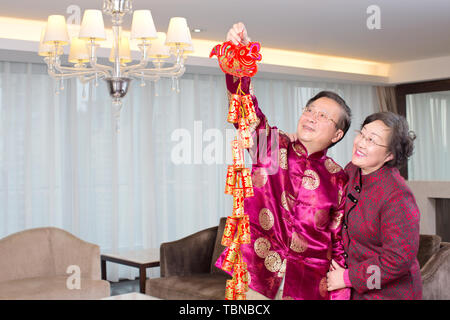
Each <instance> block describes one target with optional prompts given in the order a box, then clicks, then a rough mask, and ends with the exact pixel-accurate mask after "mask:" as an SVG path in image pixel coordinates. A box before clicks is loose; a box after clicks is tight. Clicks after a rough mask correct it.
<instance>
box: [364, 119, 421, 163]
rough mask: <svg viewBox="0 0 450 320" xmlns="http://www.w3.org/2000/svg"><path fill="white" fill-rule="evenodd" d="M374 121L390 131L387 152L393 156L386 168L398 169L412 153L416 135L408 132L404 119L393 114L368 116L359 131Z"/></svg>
mask: <svg viewBox="0 0 450 320" xmlns="http://www.w3.org/2000/svg"><path fill="white" fill-rule="evenodd" d="M376 120H380V121H382V122H383V123H384V124H385V125H386V126H387V127H388V128H389V129H391V135H390V139H389V143H388V150H389V152H391V153H392V154H393V155H394V159H392V160H390V161H388V162H386V164H385V165H386V166H388V167H391V168H392V167H396V168H398V169H400V168H401V167H403V166H404V165H405V164H406V163H407V162H408V159H409V157H411V155H412V154H413V151H414V140H415V139H416V134H415V133H414V132H413V131H410V130H409V125H408V121H406V119H405V117H403V116H401V115H398V114H396V113H393V112H378V113H374V114H371V115H370V116H368V117H367V118H366V119H365V120H364V122H363V124H362V125H361V129H362V128H363V127H364V126H365V125H366V124H369V123H371V122H374V121H376Z"/></svg>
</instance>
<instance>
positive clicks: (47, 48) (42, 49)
mask: <svg viewBox="0 0 450 320" xmlns="http://www.w3.org/2000/svg"><path fill="white" fill-rule="evenodd" d="M46 28H47V26H45V27H43V28H42V31H41V40H40V41H39V49H38V55H40V56H42V57H48V56H51V55H52V54H53V53H54V52H53V51H54V46H52V45H49V44H44V37H45V29H46ZM61 54H63V48H62V47H58V55H61Z"/></svg>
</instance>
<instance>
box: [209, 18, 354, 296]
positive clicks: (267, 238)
mask: <svg viewBox="0 0 450 320" xmlns="http://www.w3.org/2000/svg"><path fill="white" fill-rule="evenodd" d="M227 41H232V42H233V43H234V44H238V43H243V44H247V43H248V41H249V38H248V37H247V31H246V29H245V26H244V25H243V24H242V23H238V24H235V25H234V26H233V27H232V28H231V29H230V30H229V32H228V35H227ZM226 83H227V89H228V91H229V93H230V94H234V93H236V90H237V87H238V85H239V83H240V89H241V90H243V92H244V93H245V94H249V93H250V94H252V92H250V91H251V89H250V78H247V77H244V78H242V79H239V78H236V77H233V76H232V75H229V74H227V75H226ZM252 99H253V103H254V106H255V110H256V114H257V116H258V119H259V121H258V122H256V124H255V125H254V126H253V127H252V130H253V132H252V136H253V140H254V142H255V143H254V147H253V150H250V153H251V155H252V158H253V166H252V182H253V187H254V196H253V197H250V198H246V199H245V203H244V208H245V212H246V213H247V214H248V215H249V218H250V225H251V244H248V245H242V246H241V251H242V255H243V259H244V261H245V262H246V263H247V266H248V272H249V275H250V279H251V280H250V284H249V287H250V290H249V292H248V293H247V299H267V298H270V299H274V298H276V299H280V298H283V299H299V300H303V299H314V300H327V299H349V297H350V292H349V290H348V289H341V290H336V291H333V292H328V291H327V279H326V275H327V272H328V270H329V268H330V263H331V261H332V260H335V261H336V262H337V263H339V264H340V265H341V266H344V263H345V258H344V256H343V255H344V250H343V246H342V241H341V228H342V217H343V214H344V204H345V201H344V197H343V195H344V194H345V187H346V184H347V181H348V177H347V175H346V173H345V172H344V171H343V170H342V168H341V167H340V166H339V165H337V164H336V163H335V162H334V161H333V160H332V159H331V158H329V157H327V156H326V153H327V149H328V148H329V147H330V146H332V145H334V144H336V143H338V142H339V141H340V140H341V139H342V138H343V137H344V135H345V133H346V132H347V130H348V128H349V127H350V121H351V120H350V118H351V111H350V108H349V107H348V106H347V104H346V103H345V101H344V100H343V99H342V98H341V97H339V96H338V95H337V94H335V93H333V92H329V91H322V92H320V93H318V94H317V95H316V96H314V97H313V98H311V99H310V100H309V101H308V103H307V105H306V107H305V108H304V110H303V113H302V115H301V117H300V119H299V120H298V125H297V133H296V139H295V141H293V142H291V139H290V138H289V137H288V135H286V134H285V133H283V132H281V131H280V130H278V129H277V128H276V127H270V126H269V124H268V122H267V119H266V117H265V115H264V114H263V113H262V111H261V109H260V108H259V107H258V101H257V99H256V97H255V96H254V95H253V94H252ZM261 139H265V140H266V141H272V143H266V144H265V143H261ZM293 140H294V139H293ZM273 141H275V143H273ZM262 145H264V146H265V147H264V148H262V149H264V150H261V146H262ZM225 254H226V252H224V253H223V254H222V255H221V256H220V258H219V259H218V260H217V262H216V266H217V267H219V268H221V266H222V262H223V260H224V257H225Z"/></svg>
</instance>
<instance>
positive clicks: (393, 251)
mask: <svg viewBox="0 0 450 320" xmlns="http://www.w3.org/2000/svg"><path fill="white" fill-rule="evenodd" d="M419 222H420V213H419V210H418V208H417V204H416V202H415V199H414V196H413V194H412V193H411V191H409V190H405V189H403V190H402V189H397V190H395V191H394V192H392V193H391V195H390V196H389V198H388V199H387V200H385V203H384V205H383V206H382V207H381V210H380V233H381V242H382V245H381V246H382V248H381V252H380V254H378V255H374V256H373V257H371V258H370V259H367V260H365V261H362V262H360V263H359V264H355V265H352V266H350V268H349V273H348V275H349V278H350V281H351V283H352V287H353V288H354V289H355V290H356V291H357V292H358V293H360V294H362V293H364V292H367V291H368V290H372V289H382V288H383V285H385V284H387V283H389V282H392V281H394V280H396V279H398V278H400V277H402V276H403V275H405V274H406V273H407V272H408V271H409V269H410V267H411V265H412V263H413V262H414V261H415V259H416V256H417V251H418V249H419Z"/></svg>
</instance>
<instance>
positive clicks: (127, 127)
mask: <svg viewBox="0 0 450 320" xmlns="http://www.w3.org/2000/svg"><path fill="white" fill-rule="evenodd" d="M45 67H46V66H45V65H41V64H31V63H14V62H0V102H1V103H0V172H1V176H0V237H4V236H7V235H9V234H11V233H14V232H17V231H20V230H23V229H28V228H34V227H41V226H56V227H59V228H63V229H65V230H67V231H69V232H71V233H73V234H75V235H76V236H78V237H80V238H82V239H83V240H86V241H89V242H93V243H96V244H98V245H99V246H100V248H101V250H102V251H103V252H110V251H116V250H119V249H120V250H126V249H143V248H158V247H159V245H160V243H161V242H165V241H173V240H176V239H179V238H182V237H185V236H187V235H189V234H191V233H194V232H197V231H199V230H201V229H204V228H207V227H211V226H214V225H217V223H218V220H219V218H220V217H222V216H227V215H229V214H230V213H231V210H232V199H231V197H228V196H226V195H225V194H224V191H223V190H224V183H225V176H226V163H231V159H230V157H229V150H228V149H229V147H230V143H229V141H230V140H231V139H232V138H233V133H234V129H233V127H232V126H231V125H230V124H228V123H227V122H226V120H225V119H226V114H227V96H226V87H225V81H224V76H223V75H205V74H194V73H187V74H185V75H184V76H183V77H182V79H180V90H181V91H180V93H179V94H177V93H175V92H173V91H172V90H171V87H172V84H171V82H170V81H161V82H159V83H157V84H156V85H155V84H153V83H147V86H145V87H140V86H139V83H138V82H137V81H136V83H134V85H132V86H131V89H130V90H131V91H130V92H129V93H128V95H127V97H126V98H125V99H124V106H123V109H122V112H121V117H120V132H119V133H117V132H116V122H115V119H114V117H113V115H112V111H111V102H110V98H109V96H108V94H107V89H106V86H105V84H104V82H103V81H100V82H99V86H98V87H95V86H94V85H92V84H89V85H84V86H83V85H81V84H80V83H79V82H77V81H76V80H70V81H65V83H64V86H65V88H64V90H63V91H61V92H59V94H55V92H56V91H58V88H59V85H56V83H55V82H54V81H53V80H52V79H51V78H50V77H49V76H48V75H47V74H46V68H45ZM253 83H254V88H255V94H256V95H257V97H258V100H259V104H260V106H261V108H262V110H263V111H264V113H265V114H266V115H267V117H268V119H269V121H270V123H271V124H272V125H276V126H278V127H279V128H280V129H282V130H284V131H286V132H295V130H296V124H297V119H298V117H299V116H300V112H301V108H302V106H304V105H305V103H306V101H307V100H308V99H309V98H310V97H312V96H313V95H314V94H315V93H317V92H319V91H320V90H323V89H327V90H334V91H336V92H338V93H339V94H341V95H342V96H343V97H344V98H345V100H346V101H347V102H348V104H349V105H350V107H351V108H352V111H353V114H354V117H353V124H352V128H351V129H350V130H349V133H348V134H347V136H346V137H345V139H344V141H343V142H341V143H339V144H338V145H337V146H335V147H334V148H332V149H331V150H330V151H329V155H330V156H332V157H333V158H334V159H335V160H336V161H337V162H338V163H340V164H341V165H342V166H345V164H346V163H347V162H348V161H349V160H350V158H351V150H352V141H353V134H352V130H353V129H356V128H358V127H359V125H360V124H361V122H362V120H363V118H364V117H365V116H367V115H368V114H370V113H372V112H375V110H376V96H375V91H374V88H373V87H372V86H368V85H355V84H331V83H319V82H303V81H302V82H298V81H287V80H286V81H283V80H267V79H258V78H256V79H255V80H254V81H253ZM180 157H181V160H179V158H180ZM148 272H149V275H150V276H158V270H157V269H156V270H155V269H150V270H149V271H148ZM135 276H137V271H136V270H135V269H134V268H128V267H122V266H121V267H118V266H117V265H116V264H108V280H112V281H116V280H118V279H119V278H130V279H133V278H134V277H135Z"/></svg>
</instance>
